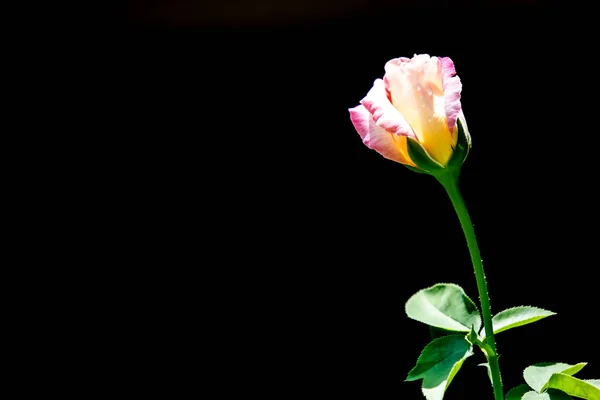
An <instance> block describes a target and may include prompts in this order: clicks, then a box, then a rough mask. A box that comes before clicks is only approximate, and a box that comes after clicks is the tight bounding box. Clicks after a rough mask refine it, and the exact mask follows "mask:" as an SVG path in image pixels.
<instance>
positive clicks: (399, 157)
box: [348, 105, 413, 165]
mask: <svg viewBox="0 0 600 400" xmlns="http://www.w3.org/2000/svg"><path fill="white" fill-rule="evenodd" d="M348 111H350V119H351V120H352V124H353V125H354V128H356V131H357V132H358V134H359V135H360V137H361V138H362V140H363V143H364V144H365V145H366V146H367V147H368V148H370V149H373V150H375V151H377V152H378V153H379V154H381V155H382V156H384V157H385V158H387V159H388V160H392V161H396V162H399V163H402V164H410V165H413V163H412V162H410V161H409V160H408V159H407V157H406V156H405V155H404V154H403V153H402V150H400V147H399V146H398V144H397V143H396V142H395V141H394V137H393V135H394V134H393V133H391V132H388V131H386V130H385V129H383V128H381V127H379V126H378V125H377V123H376V122H375V120H374V119H373V117H372V116H371V113H370V112H369V110H367V109H366V108H365V107H364V106H362V105H360V106H357V107H354V108H351V109H349V110H348Z"/></svg>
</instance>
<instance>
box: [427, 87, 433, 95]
mask: <svg viewBox="0 0 600 400" xmlns="http://www.w3.org/2000/svg"><path fill="white" fill-rule="evenodd" d="M427 94H428V95H430V96H431V95H432V94H433V90H431V88H427Z"/></svg>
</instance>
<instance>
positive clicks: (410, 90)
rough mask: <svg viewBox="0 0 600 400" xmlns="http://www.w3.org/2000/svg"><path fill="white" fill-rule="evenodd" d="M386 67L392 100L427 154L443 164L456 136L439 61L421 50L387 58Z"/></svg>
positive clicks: (448, 157)
mask: <svg viewBox="0 0 600 400" xmlns="http://www.w3.org/2000/svg"><path fill="white" fill-rule="evenodd" d="M385 71H386V72H385V76H384V80H385V83H386V85H387V88H388V90H389V92H390V93H391V102H392V104H393V105H394V107H395V108H396V109H397V110H398V111H399V112H400V114H401V115H402V116H404V118H405V119H406V121H407V122H408V123H409V124H410V126H411V127H412V130H413V132H414V133H415V134H416V137H417V138H418V140H419V142H420V143H421V144H422V145H423V147H424V148H425V149H426V150H427V152H428V153H429V155H430V156H431V157H432V158H433V159H434V160H436V161H437V162H439V163H440V164H442V165H445V164H446V163H447V162H448V160H449V159H450V156H451V155H452V145H453V140H454V138H455V137H456V136H453V135H452V132H451V131H450V130H449V129H448V123H447V118H446V109H445V97H444V91H443V84H442V67H441V61H440V60H439V59H438V58H437V57H429V56H428V55H426V54H421V55H416V56H415V57H414V58H412V59H411V60H410V61H407V62H400V63H398V62H397V61H394V60H392V61H388V62H387V63H386V65H385Z"/></svg>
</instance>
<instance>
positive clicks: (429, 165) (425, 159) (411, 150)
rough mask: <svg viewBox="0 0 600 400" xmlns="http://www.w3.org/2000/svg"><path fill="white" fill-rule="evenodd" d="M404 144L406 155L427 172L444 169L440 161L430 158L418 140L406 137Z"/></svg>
mask: <svg viewBox="0 0 600 400" xmlns="http://www.w3.org/2000/svg"><path fill="white" fill-rule="evenodd" d="M406 144H407V146H406V147H407V149H408V156H409V157H410V159H411V160H412V161H413V162H414V163H415V164H416V165H417V166H418V167H419V168H421V169H423V170H425V171H427V172H431V171H438V170H441V169H444V167H443V166H442V165H441V164H440V163H438V162H437V161H435V160H434V159H433V158H431V156H430V155H429V153H427V150H425V149H424V148H423V146H422V145H421V143H419V141H418V140H416V139H413V138H410V137H407V138H406Z"/></svg>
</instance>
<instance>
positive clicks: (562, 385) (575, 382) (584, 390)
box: [548, 373, 600, 400]
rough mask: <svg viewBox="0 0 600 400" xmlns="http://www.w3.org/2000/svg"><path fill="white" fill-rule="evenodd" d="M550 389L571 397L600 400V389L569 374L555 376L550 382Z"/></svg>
mask: <svg viewBox="0 0 600 400" xmlns="http://www.w3.org/2000/svg"><path fill="white" fill-rule="evenodd" d="M548 388H551V389H558V390H562V391H563V392H565V393H567V394H570V395H571V396H575V397H581V398H582V399H588V400H600V388H598V387H596V386H594V385H593V384H591V383H589V382H586V381H584V380H581V379H577V378H575V377H573V376H571V375H569V374H564V373H556V374H553V375H552V377H551V378H550V380H549V381H548Z"/></svg>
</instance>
